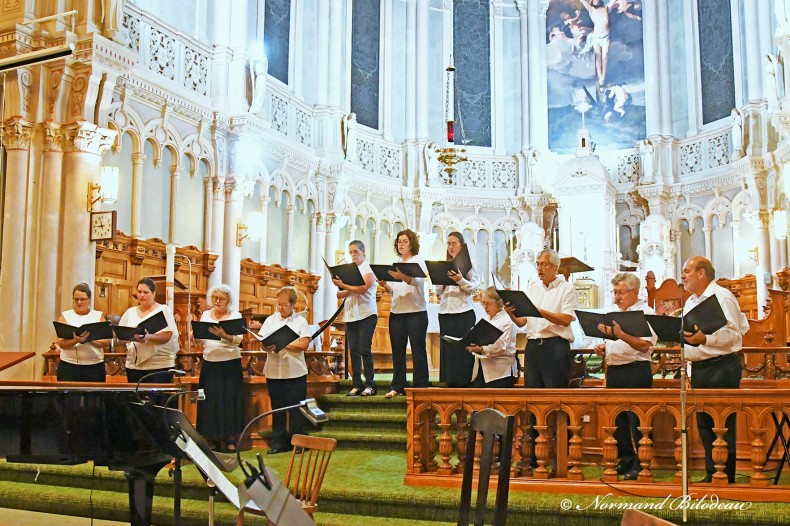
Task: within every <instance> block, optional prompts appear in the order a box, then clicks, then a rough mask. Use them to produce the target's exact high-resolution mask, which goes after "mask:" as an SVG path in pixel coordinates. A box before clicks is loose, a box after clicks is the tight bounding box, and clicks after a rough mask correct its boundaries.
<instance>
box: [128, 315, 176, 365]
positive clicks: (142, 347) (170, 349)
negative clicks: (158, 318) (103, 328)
mask: <svg viewBox="0 0 790 526" xmlns="http://www.w3.org/2000/svg"><path fill="white" fill-rule="evenodd" d="M160 311H161V312H162V313H164V315H165V319H166V320H167V327H165V328H164V329H162V330H161V331H159V332H165V331H172V333H173V336H171V337H170V339H169V340H168V341H166V342H165V343H159V344H157V343H152V342H137V341H135V342H129V343H127V344H126V368H127V369H137V370H143V371H144V370H150V369H166V368H168V367H175V365H176V353H177V352H178V328H177V327H176V320H175V318H173V313H172V312H170V308H169V307H168V306H167V305H161V304H159V303H157V304H156V307H154V308H153V309H152V310H151V312H149V313H148V314H146V315H145V317H142V318H141V317H140V315H139V314H138V312H137V307H131V308H129V309H126V312H124V313H123V316H121V321H120V322H118V325H124V326H126V327H136V326H137V325H139V324H140V322H141V321H143V320H147V319H148V318H150V317H151V316H153V315H154V314H156V313H158V312H160Z"/></svg>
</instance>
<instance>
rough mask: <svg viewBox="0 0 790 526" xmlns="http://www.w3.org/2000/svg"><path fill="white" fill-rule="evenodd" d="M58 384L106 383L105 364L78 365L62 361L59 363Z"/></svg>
mask: <svg viewBox="0 0 790 526" xmlns="http://www.w3.org/2000/svg"><path fill="white" fill-rule="evenodd" d="M57 376H58V382H106V381H107V371H106V369H105V367H104V362H99V363H94V364H91V365H77V364H75V363H69V362H65V361H63V360H61V361H60V362H58V373H57Z"/></svg>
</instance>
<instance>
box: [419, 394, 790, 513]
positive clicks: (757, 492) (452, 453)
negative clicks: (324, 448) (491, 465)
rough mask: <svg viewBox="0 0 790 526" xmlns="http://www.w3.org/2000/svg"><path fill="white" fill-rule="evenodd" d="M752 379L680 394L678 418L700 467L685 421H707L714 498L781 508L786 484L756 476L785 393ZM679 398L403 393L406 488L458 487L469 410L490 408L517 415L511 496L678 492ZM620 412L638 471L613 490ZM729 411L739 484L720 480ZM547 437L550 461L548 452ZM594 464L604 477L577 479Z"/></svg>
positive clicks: (787, 400)
mask: <svg viewBox="0 0 790 526" xmlns="http://www.w3.org/2000/svg"><path fill="white" fill-rule="evenodd" d="M751 382H754V384H753V385H754V386H757V385H759V384H760V382H759V381H744V382H743V383H742V386H743V387H744V388H742V389H738V390H728V389H705V390H702V389H697V390H695V391H693V392H692V393H690V394H689V403H688V407H687V411H686V417H687V419H688V420H687V422H688V428H689V436H690V439H689V441H690V444H691V446H690V455H689V456H690V459H691V463H692V467H697V468H700V467H701V466H702V460H703V457H702V448H701V446H700V444H699V442H698V441H697V438H696V419H695V418H693V415H694V413H695V412H697V411H704V412H706V413H708V414H710V415H711V417H712V418H713V420H714V428H713V431H714V433H716V440H715V441H714V443H713V446H714V447H713V459H714V462H715V464H716V473H715V474H714V477H713V483H712V485H713V486H715V492H716V494H717V495H718V496H719V497H721V498H738V499H750V500H755V501H756V500H771V501H782V502H790V487H788V486H785V485H780V486H770V487H769V477H768V475H767V474H766V473H765V471H766V469H767V468H766V463H767V459H766V456H767V451H766V449H767V444H769V443H770V441H771V440H772V438H773V436H774V433H775V426H774V423H773V420H772V417H771V415H772V413H774V414H777V415H778V416H779V418H780V419H781V415H782V414H790V389H771V388H764V389H763V388H749V386H750V384H751ZM679 399H680V396H679V391H678V389H657V388H653V389H601V388H589V389H588V388H582V389H523V388H512V389H409V390H407V414H408V422H407V426H408V430H407V436H408V444H407V452H406V484H409V485H419V486H427V485H431V486H451V487H456V486H460V482H461V474H462V472H463V452H464V451H465V449H466V441H467V436H468V430H467V428H468V421H469V417H470V415H471V413H472V412H474V411H477V410H480V409H483V408H486V407H493V408H495V409H498V410H500V411H502V412H504V413H505V414H509V415H514V416H516V438H515V440H514V446H513V464H512V466H511V483H510V487H511V488H512V489H516V490H539V491H553V492H574V491H582V492H585V493H590V492H600V493H608V492H612V491H613V488H615V492H616V490H617V487H621V488H623V487H627V489H628V491H629V492H631V494H633V493H634V492H637V493H638V494H639V495H643V496H666V495H667V494H675V495H677V494H679V493H680V481H681V467H680V466H681V464H680V459H681V444H680V421H681V412H680V403H679ZM626 410H629V411H633V412H634V413H636V415H637V416H638V417H639V419H640V422H641V426H640V427H639V431H640V432H641V434H642V437H641V439H640V440H639V442H638V455H639V460H640V462H641V468H642V469H641V471H640V472H639V476H638V480H637V481H636V482H631V483H629V482H624V483H618V477H617V472H616V471H615V469H614V467H615V464H616V462H617V441H616V439H615V438H614V432H615V429H616V424H615V418H616V417H617V415H618V414H619V413H620V412H622V411H626ZM733 412H735V413H737V415H738V460H739V464H738V471H739V473H743V471H747V472H748V476H749V482H748V483H747V484H740V483H738V484H728V483H727V476H726V474H725V473H724V464H725V461H726V458H727V449H726V443H725V442H724V439H723V435H724V432H725V431H726V428H725V426H724V422H725V419H726V417H727V416H728V415H729V414H730V413H733ZM530 414H531V415H534V417H535V424H534V429H535V430H536V431H537V433H538V435H537V438H536V440H535V442H534V443H533V442H532V440H531V438H530V436H529V434H528V431H529V428H530V427H531V426H530V423H529V416H530ZM555 429H556V434H554V433H553V431H554V430H555ZM555 437H556V454H555V453H553V452H552V442H553V439H554V438H555ZM533 450H534V452H535V455H536V457H537V463H538V466H537V467H536V468H535V469H533V468H532V467H531V466H530V464H529V462H528V460H529V458H530V456H531V454H532V452H533ZM772 458H773V457H772ZM475 462H478V460H477V459H476V460H475ZM555 462H556V464H555ZM772 462H773V461H772ZM594 464H600V465H602V466H603V468H604V469H603V474H602V475H600V478H597V477H596V478H594V479H591V480H586V476H585V472H584V471H583V470H582V467H584V466H588V465H594ZM550 466H551V467H550ZM552 468H553V469H552ZM658 469H668V470H669V473H670V474H671V478H670V480H667V481H663V482H659V480H661V478H662V477H658V478H657V473H656V471H657V470H658ZM580 482H584V484H583V485H580V484H579V483H580ZM621 484H622V485H621ZM582 486H583V487H584V489H581V488H582ZM704 488H708V490H706V491H708V492H710V491H709V489H710V486H700V487H699V488H698V489H704Z"/></svg>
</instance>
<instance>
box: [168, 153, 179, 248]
mask: <svg viewBox="0 0 790 526" xmlns="http://www.w3.org/2000/svg"><path fill="white" fill-rule="evenodd" d="M180 180H181V166H180V165H175V166H171V167H170V230H169V233H168V242H169V243H170V244H173V245H176V244H178V241H177V235H176V234H177V228H176V219H177V218H178V182H179V181H180Z"/></svg>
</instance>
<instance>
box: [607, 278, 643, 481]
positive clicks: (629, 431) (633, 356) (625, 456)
mask: <svg viewBox="0 0 790 526" xmlns="http://www.w3.org/2000/svg"><path fill="white" fill-rule="evenodd" d="M612 286H613V292H614V303H615V305H617V308H618V309H619V310H620V311H622V312H626V311H642V312H644V313H645V314H655V312H654V311H653V309H651V308H650V307H648V306H647V304H646V303H645V302H644V301H642V300H641V299H639V278H638V277H636V276H635V275H634V274H629V273H627V272H621V273H620V274H617V275H616V276H615V277H614V278H612ZM598 330H600V331H603V332H606V333H607V334H612V335H613V336H614V337H615V338H617V340H606V341H605V342H604V343H601V344H598V345H596V346H595V354H597V355H598V356H605V358H606V365H607V369H606V387H607V388H615V389H617V388H646V387H653V372H652V370H651V369H650V350H651V349H652V348H653V346H654V345H655V344H656V340H658V338H657V337H656V335H655V333H652V332H653V331H652V329H651V333H652V335H651V336H649V337H645V338H640V337H637V336H633V335H631V334H628V333H627V332H625V331H624V330H623V329H622V327H620V325H619V324H618V323H617V322H616V321H615V322H613V327H606V326H604V325H603V324H601V325H598ZM615 424H616V425H617V430H616V431H615V433H614V438H615V439H616V440H617V456H618V458H619V462H618V463H617V466H615V470H616V471H617V473H619V474H621V475H623V479H625V480H636V479H637V478H638V477H639V468H640V465H639V457H638V456H637V450H638V447H639V440H640V438H641V436H642V434H641V433H640V432H639V429H638V427H639V418H638V417H637V416H636V414H635V413H634V412H633V411H623V412H621V413H620V414H618V415H617V417H616V418H615Z"/></svg>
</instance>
